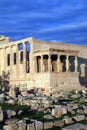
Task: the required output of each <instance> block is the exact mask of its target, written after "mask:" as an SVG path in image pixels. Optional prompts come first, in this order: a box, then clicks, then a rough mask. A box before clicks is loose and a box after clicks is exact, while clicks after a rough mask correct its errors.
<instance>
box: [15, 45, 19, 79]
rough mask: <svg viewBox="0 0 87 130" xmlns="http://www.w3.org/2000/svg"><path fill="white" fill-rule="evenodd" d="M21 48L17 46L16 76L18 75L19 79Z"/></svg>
mask: <svg viewBox="0 0 87 130" xmlns="http://www.w3.org/2000/svg"><path fill="white" fill-rule="evenodd" d="M19 64H20V62H19V48H18V44H17V45H16V67H17V68H16V71H17V72H16V74H17V77H19Z"/></svg>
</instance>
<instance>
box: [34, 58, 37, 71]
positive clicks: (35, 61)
mask: <svg viewBox="0 0 87 130" xmlns="http://www.w3.org/2000/svg"><path fill="white" fill-rule="evenodd" d="M34 64H35V65H34V67H35V71H34V72H35V73H37V56H35V57H34Z"/></svg>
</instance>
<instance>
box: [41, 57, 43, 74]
mask: <svg viewBox="0 0 87 130" xmlns="http://www.w3.org/2000/svg"><path fill="white" fill-rule="evenodd" d="M41 72H43V55H41Z"/></svg>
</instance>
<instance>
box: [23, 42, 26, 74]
mask: <svg viewBox="0 0 87 130" xmlns="http://www.w3.org/2000/svg"><path fill="white" fill-rule="evenodd" d="M23 70H24V74H25V75H26V43H23Z"/></svg>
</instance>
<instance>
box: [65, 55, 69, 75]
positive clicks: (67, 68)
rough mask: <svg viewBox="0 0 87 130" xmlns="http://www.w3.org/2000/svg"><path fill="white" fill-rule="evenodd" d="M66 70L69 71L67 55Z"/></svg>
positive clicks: (67, 57)
mask: <svg viewBox="0 0 87 130" xmlns="http://www.w3.org/2000/svg"><path fill="white" fill-rule="evenodd" d="M66 71H67V72H68V71H69V56H66Z"/></svg>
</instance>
